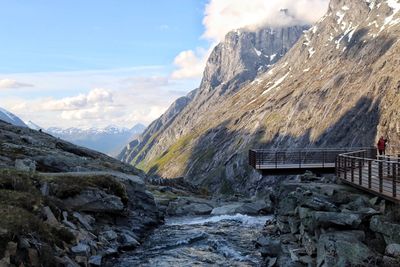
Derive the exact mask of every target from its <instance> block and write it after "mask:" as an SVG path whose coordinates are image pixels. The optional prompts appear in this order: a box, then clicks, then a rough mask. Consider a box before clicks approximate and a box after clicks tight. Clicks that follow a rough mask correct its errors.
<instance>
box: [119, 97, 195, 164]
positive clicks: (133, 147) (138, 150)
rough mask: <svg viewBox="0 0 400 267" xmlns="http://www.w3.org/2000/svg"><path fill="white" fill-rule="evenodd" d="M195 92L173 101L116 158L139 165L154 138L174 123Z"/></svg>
mask: <svg viewBox="0 0 400 267" xmlns="http://www.w3.org/2000/svg"><path fill="white" fill-rule="evenodd" d="M196 92H197V89H195V90H193V91H191V92H190V93H189V94H188V95H186V96H184V97H180V98H178V99H177V100H175V102H174V103H172V105H171V106H170V107H169V108H168V110H167V111H166V112H165V113H164V114H163V115H162V116H161V117H160V118H158V119H157V120H155V121H153V122H152V123H151V124H150V125H149V126H148V127H147V128H146V130H145V131H144V133H143V134H141V135H140V136H139V138H138V139H134V140H133V141H131V142H130V143H129V144H128V145H127V146H126V147H125V148H124V149H123V150H122V151H121V153H120V154H119V155H118V156H117V158H118V159H119V160H122V161H123V162H126V163H131V164H133V165H136V164H138V163H140V162H141V161H142V160H143V158H144V157H145V156H146V154H147V152H148V151H149V149H151V147H152V146H153V144H154V142H155V141H156V137H157V136H159V135H160V134H161V133H162V132H163V130H164V129H166V128H168V127H169V126H170V125H171V124H172V123H173V122H174V120H175V118H176V117H177V115H178V114H179V113H180V112H181V111H182V110H183V109H184V108H185V107H186V106H187V105H188V104H189V103H190V102H191V101H192V100H193V98H194V97H195V95H196Z"/></svg>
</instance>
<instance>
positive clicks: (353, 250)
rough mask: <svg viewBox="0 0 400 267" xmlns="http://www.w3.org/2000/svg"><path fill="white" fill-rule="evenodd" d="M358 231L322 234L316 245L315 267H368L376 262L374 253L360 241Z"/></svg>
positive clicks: (360, 235)
mask: <svg viewBox="0 0 400 267" xmlns="http://www.w3.org/2000/svg"><path fill="white" fill-rule="evenodd" d="M363 238H364V233H363V232H360V231H341V232H331V233H326V234H322V235H321V236H320V238H319V240H318V245H317V266H319V267H331V266H368V264H369V263H370V262H376V257H377V256H376V255H375V253H374V252H373V251H372V250H371V249H369V248H368V247H367V246H366V245H365V244H364V243H362V242H361V240H362V239H363Z"/></svg>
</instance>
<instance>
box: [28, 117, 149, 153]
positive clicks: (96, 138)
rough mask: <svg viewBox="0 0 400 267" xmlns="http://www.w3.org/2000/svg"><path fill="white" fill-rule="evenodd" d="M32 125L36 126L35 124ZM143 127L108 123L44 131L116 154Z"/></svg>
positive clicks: (54, 128)
mask: <svg viewBox="0 0 400 267" xmlns="http://www.w3.org/2000/svg"><path fill="white" fill-rule="evenodd" d="M33 125H35V126H37V125H36V124H33ZM39 129H40V127H39ZM144 129H145V126H144V125H143V124H137V125H135V126H134V127H132V128H131V129H129V128H126V127H118V126H115V125H110V126H107V127H105V128H89V129H81V128H76V127H71V128H67V129H62V128H58V127H51V128H48V129H46V130H44V131H45V132H47V133H49V134H51V135H54V136H56V137H59V138H61V139H64V140H67V141H69V142H71V143H74V144H77V145H80V146H84V147H87V148H90V149H94V150H97V151H100V152H103V153H106V154H109V155H116V154H117V153H118V151H120V150H121V149H122V147H123V146H124V145H125V144H126V143H127V142H129V141H131V140H132V139H133V138H134V137H135V136H136V135H139V134H141V133H142V132H143V130H144Z"/></svg>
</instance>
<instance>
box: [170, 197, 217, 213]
mask: <svg viewBox="0 0 400 267" xmlns="http://www.w3.org/2000/svg"><path fill="white" fill-rule="evenodd" d="M198 201H200V200H198V199H195V198H186V197H185V198H178V199H177V200H175V201H171V202H169V203H168V207H167V213H168V214H169V215H171V216H184V215H208V214H210V213H211V211H212V209H213V207H212V206H211V205H210V204H208V203H203V202H198Z"/></svg>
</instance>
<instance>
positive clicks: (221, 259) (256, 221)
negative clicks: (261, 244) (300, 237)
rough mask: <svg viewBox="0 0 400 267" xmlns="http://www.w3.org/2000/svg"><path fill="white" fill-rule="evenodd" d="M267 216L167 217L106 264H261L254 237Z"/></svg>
mask: <svg viewBox="0 0 400 267" xmlns="http://www.w3.org/2000/svg"><path fill="white" fill-rule="evenodd" d="M269 218H270V217H268V216H259V217H256V216H248V215H241V214H236V215H218V216H200V217H198V216H186V217H175V218H169V219H167V220H166V222H165V224H164V225H163V226H161V227H159V228H158V229H156V230H155V231H154V233H153V234H152V235H151V236H150V237H149V238H148V239H146V241H145V242H144V244H143V245H142V246H141V247H140V248H139V249H137V250H136V251H134V252H132V253H126V254H124V255H123V256H122V257H121V258H119V259H117V260H115V261H113V262H111V263H110V264H109V265H108V266H120V267H128V266H143V267H145V266H148V267H150V266H160V267H163V266H165V267H167V266H168V267H169V266H261V264H262V257H261V253H260V252H259V251H257V250H256V249H254V240H255V239H257V237H258V236H259V235H260V231H261V229H262V227H263V225H264V224H265V222H266V221H267V220H268V219H269Z"/></svg>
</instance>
